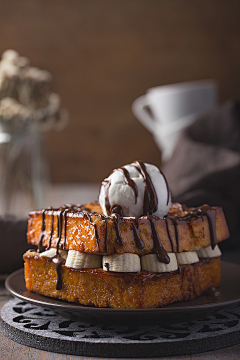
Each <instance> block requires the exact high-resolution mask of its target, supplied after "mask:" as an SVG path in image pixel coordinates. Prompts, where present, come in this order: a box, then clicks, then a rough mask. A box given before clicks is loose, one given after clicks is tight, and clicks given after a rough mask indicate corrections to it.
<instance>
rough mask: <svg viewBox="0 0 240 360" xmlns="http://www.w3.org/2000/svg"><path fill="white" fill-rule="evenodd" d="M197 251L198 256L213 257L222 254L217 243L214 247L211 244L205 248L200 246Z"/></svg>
mask: <svg viewBox="0 0 240 360" xmlns="http://www.w3.org/2000/svg"><path fill="white" fill-rule="evenodd" d="M197 253H198V256H199V257H200V258H213V257H218V256H221V255H222V253H221V250H220V249H219V246H218V245H216V246H215V247H214V249H212V246H211V245H210V246H208V247H206V248H201V249H200V250H198V252H197Z"/></svg>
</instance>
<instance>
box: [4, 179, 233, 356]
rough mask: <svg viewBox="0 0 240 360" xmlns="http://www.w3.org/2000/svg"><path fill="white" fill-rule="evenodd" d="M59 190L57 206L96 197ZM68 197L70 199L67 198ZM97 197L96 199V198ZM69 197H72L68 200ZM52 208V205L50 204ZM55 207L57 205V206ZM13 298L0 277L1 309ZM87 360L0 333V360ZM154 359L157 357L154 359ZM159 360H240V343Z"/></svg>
mask: <svg viewBox="0 0 240 360" xmlns="http://www.w3.org/2000/svg"><path fill="white" fill-rule="evenodd" d="M65 190H66V187H61V186H58V187H57V189H55V191H54V192H53V193H52V197H51V200H53V201H55V200H54V199H58V201H59V203H60V204H61V203H65V202H73V201H72V200H74V199H76V198H77V199H78V200H77V202H87V201H88V200H87V199H89V201H91V200H95V199H96V198H97V194H98V186H97V185H96V186H94V185H90V186H87V185H85V186H79V187H78V186H76V185H75V186H73V187H71V186H69V187H68V188H67V191H65ZM67 193H68V194H69V196H68V195H67ZM95 195H96V196H95ZM69 197H70V198H71V199H70V200H69ZM51 205H55V204H51ZM56 205H57V204H56ZM224 260H228V261H229V260H232V261H234V262H236V263H240V253H239V254H238V253H236V252H232V253H228V254H226V255H225V257H224ZM11 298H12V296H11V295H10V294H9V293H8V292H7V290H6V289H5V287H4V276H1V275H0V309H1V308H2V306H3V305H4V304H5V303H6V302H7V301H8V300H10V299H11ZM16 359H17V360H57V359H58V360H77V359H81V360H87V359H90V358H89V357H84V356H73V355H64V354H57V353H52V352H48V351H43V350H38V349H34V348H30V347H28V346H24V345H21V344H18V343H16V342H14V341H12V340H10V339H9V338H7V337H6V336H5V335H4V334H3V333H2V332H1V331H0V360H16ZM91 359H92V360H93V359H102V358H101V354H99V358H91ZM155 359H157V358H155ZM159 359H161V360H164V359H171V360H229V359H233V360H236V359H240V344H239V345H236V346H232V347H229V348H225V349H221V350H217V351H211V352H207V353H202V354H196V355H186V356H173V357H161V358H159Z"/></svg>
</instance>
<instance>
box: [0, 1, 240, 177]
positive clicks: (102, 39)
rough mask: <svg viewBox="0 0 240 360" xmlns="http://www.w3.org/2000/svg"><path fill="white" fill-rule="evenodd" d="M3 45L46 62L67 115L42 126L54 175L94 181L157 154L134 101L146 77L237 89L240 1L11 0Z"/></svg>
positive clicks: (227, 95)
mask: <svg viewBox="0 0 240 360" xmlns="http://www.w3.org/2000/svg"><path fill="white" fill-rule="evenodd" d="M0 34H1V41H0V53H2V52H3V51H4V50H6V49H9V48H13V49H15V50H17V51H18V52H19V53H20V54H21V55H24V56H27V57H28V58H29V59H30V61H31V65H33V66H37V67H40V68H41V69H46V70H49V71H50V72H51V73H52V75H53V82H52V85H51V89H52V90H53V91H56V92H58V93H59V94H60V95H61V98H62V105H63V106H64V107H66V108H67V109H68V110H69V112H70V115H71V119H70V123H69V125H68V127H67V128H66V129H65V130H64V131H63V132H60V133H56V132H52V133H51V134H49V136H48V153H49V161H50V165H51V174H52V180H53V182H86V181H90V182H99V181H101V180H102V179H103V178H104V177H105V176H107V175H108V174H109V173H110V172H111V170H112V169H113V168H115V167H117V166H121V165H124V164H125V163H128V162H130V161H132V160H135V159H141V160H143V161H147V162H151V163H154V164H156V165H158V166H160V164H161V155H160V152H159V150H158V148H157V146H156V145H155V143H154V141H153V139H152V136H151V135H150V134H149V133H148V131H147V130H145V129H144V128H143V126H142V125H141V124H140V123H139V122H138V121H137V120H136V119H135V118H134V116H133V114H132V112H131V104H132V102H133V100H134V99H135V98H137V97H138V96H140V95H142V94H144V93H145V91H146V90H147V89H148V88H149V87H152V86H157V85H164V84H168V83H175V82H181V81H189V80H198V79H204V78H214V79H216V80H217V81H218V83H219V95H220V102H223V101H226V100H228V99H231V98H236V97H240V85H239V84H240V1H234V0H230V1H226V0H212V1H211V0H210V1H208V0H206V1H205V0H195V1H192V0H162V1H158V0H77V1H74V0H67V1H66V0H48V1H37V0H29V1H26V0H9V1H1V2H0Z"/></svg>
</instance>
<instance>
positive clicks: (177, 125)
mask: <svg viewBox="0 0 240 360" xmlns="http://www.w3.org/2000/svg"><path fill="white" fill-rule="evenodd" d="M217 90H218V87H217V83H216V82H215V81H214V80H198V81H190V82H184V83H178V84H170V85H164V86H157V87H153V88H150V89H148V90H147V92H146V94H145V95H142V96H140V97H139V98H137V99H136V100H135V101H134V102H133V104H132V112H133V114H134V115H135V116H136V118H137V119H138V120H139V121H140V122H141V123H142V124H143V125H144V126H145V127H146V129H147V130H148V131H150V132H151V133H152V134H153V137H154V139H155V141H156V143H157V145H158V146H159V147H160V150H161V152H162V159H163V160H168V159H169V158H170V157H171V155H172V152H173V150H174V147H175V145H176V142H177V139H178V137H179V135H180V133H181V132H182V131H183V130H184V129H185V128H186V127H187V126H189V125H190V124H191V123H193V122H194V121H195V119H196V115H199V113H201V112H205V111H207V110H209V109H210V108H212V107H213V106H214V105H216V103H217V95H218V94H217V93H218V91H217ZM149 110H150V111H149Z"/></svg>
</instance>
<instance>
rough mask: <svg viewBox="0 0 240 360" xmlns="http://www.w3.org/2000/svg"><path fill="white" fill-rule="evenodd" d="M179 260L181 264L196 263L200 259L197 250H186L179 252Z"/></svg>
mask: <svg viewBox="0 0 240 360" xmlns="http://www.w3.org/2000/svg"><path fill="white" fill-rule="evenodd" d="M176 255H177V261H178V264H179V265H185V264H194V263H196V262H198V261H199V258H198V254H197V252H196V251H185V252H181V253H177V254H176Z"/></svg>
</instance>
